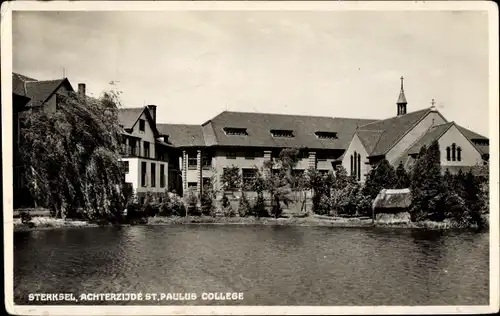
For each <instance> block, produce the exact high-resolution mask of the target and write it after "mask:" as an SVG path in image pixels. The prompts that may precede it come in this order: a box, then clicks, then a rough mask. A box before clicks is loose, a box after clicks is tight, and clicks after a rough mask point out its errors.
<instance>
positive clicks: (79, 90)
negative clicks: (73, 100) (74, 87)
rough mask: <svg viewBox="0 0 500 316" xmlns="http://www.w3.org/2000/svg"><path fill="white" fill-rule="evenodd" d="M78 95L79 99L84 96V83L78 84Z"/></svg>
mask: <svg viewBox="0 0 500 316" xmlns="http://www.w3.org/2000/svg"><path fill="white" fill-rule="evenodd" d="M78 95H80V96H81V97H84V96H85V84H84V83H79V84H78Z"/></svg>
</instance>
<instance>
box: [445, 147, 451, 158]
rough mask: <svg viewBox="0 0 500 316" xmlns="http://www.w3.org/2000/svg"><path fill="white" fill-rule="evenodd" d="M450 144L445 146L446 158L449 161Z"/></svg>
mask: <svg viewBox="0 0 500 316" xmlns="http://www.w3.org/2000/svg"><path fill="white" fill-rule="evenodd" d="M450 151H451V150H450V146H448V147H446V160H448V161H450V160H451V155H450V154H451V152H450Z"/></svg>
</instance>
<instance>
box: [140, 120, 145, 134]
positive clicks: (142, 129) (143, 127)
mask: <svg viewBox="0 0 500 316" xmlns="http://www.w3.org/2000/svg"><path fill="white" fill-rule="evenodd" d="M145 130H146V121H145V120H143V119H140V120H139V132H143V133H144V131H145Z"/></svg>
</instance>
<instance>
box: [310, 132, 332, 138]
mask: <svg viewBox="0 0 500 316" xmlns="http://www.w3.org/2000/svg"><path fill="white" fill-rule="evenodd" d="M314 134H315V135H316V137H318V138H319V139H337V133H336V132H324V131H318V132H316V133H314Z"/></svg>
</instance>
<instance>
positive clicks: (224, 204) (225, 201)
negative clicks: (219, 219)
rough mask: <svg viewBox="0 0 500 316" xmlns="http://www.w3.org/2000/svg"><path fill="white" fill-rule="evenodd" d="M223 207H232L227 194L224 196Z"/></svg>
mask: <svg viewBox="0 0 500 316" xmlns="http://www.w3.org/2000/svg"><path fill="white" fill-rule="evenodd" d="M221 205H222V207H223V208H226V207H228V206H230V205H231V203H230V202H229V198H228V197H227V196H226V194H224V195H222V199H221Z"/></svg>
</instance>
